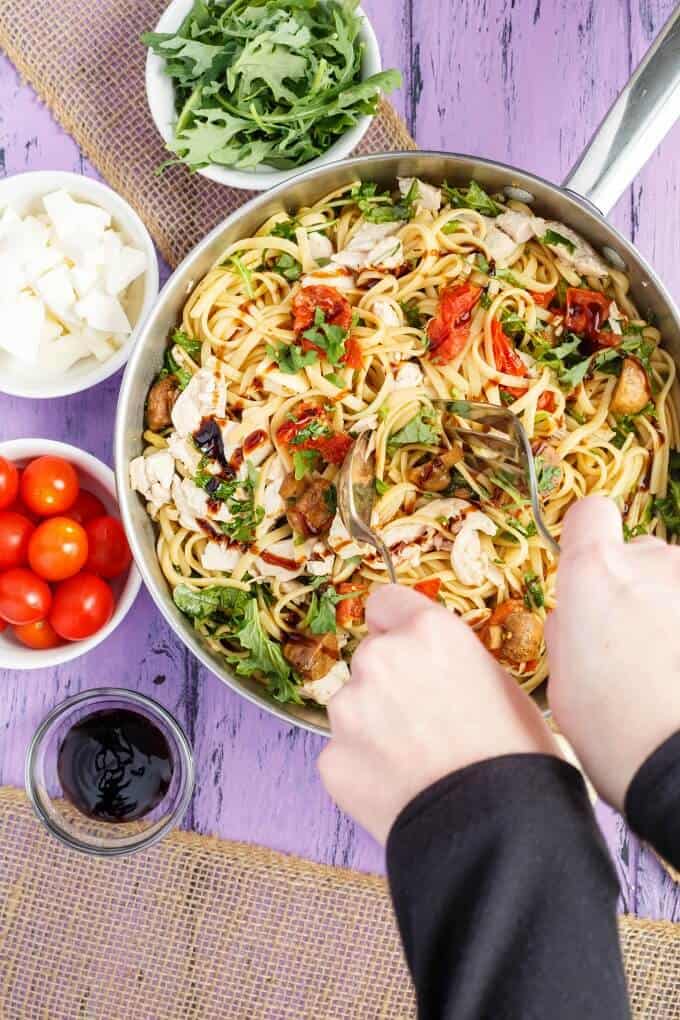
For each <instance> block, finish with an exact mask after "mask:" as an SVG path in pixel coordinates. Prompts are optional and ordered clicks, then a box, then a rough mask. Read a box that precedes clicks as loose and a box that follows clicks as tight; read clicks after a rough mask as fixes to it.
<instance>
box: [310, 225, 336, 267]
mask: <svg viewBox="0 0 680 1020" xmlns="http://www.w3.org/2000/svg"><path fill="white" fill-rule="evenodd" d="M307 239H308V242H309V254H310V255H311V256H312V258H313V259H315V260H316V261H317V262H319V261H320V260H321V259H329V258H330V257H331V255H332V254H333V251H334V249H333V242H332V241H331V239H330V238H329V237H326V235H325V234H321V233H319V231H318V230H314V231H312V232H310V233H309V234H308V235H307Z"/></svg>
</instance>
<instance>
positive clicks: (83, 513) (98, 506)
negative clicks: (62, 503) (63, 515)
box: [68, 489, 106, 527]
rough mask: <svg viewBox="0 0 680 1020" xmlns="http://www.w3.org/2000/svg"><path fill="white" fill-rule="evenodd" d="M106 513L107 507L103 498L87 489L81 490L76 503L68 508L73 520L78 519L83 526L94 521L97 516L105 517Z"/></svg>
mask: <svg viewBox="0 0 680 1020" xmlns="http://www.w3.org/2000/svg"><path fill="white" fill-rule="evenodd" d="M105 514H106V507H105V506H104V504H103V503H102V501H101V499H98V498H97V496H95V495H94V494H93V493H92V492H88V491H87V489H81V490H80V492H79V493H78V496H77V498H76V501H75V503H74V504H73V506H70V507H69V510H68V515H69V517H70V518H71V520H72V521H77V522H78V524H82V526H83V527H85V525H86V524H88V523H89V522H90V521H93V520H94V519H95V517H104V516H105Z"/></svg>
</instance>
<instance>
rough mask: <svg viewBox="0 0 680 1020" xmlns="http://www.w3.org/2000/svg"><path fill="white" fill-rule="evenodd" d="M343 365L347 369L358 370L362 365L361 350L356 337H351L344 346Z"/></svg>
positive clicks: (362, 354)
mask: <svg viewBox="0 0 680 1020" xmlns="http://www.w3.org/2000/svg"><path fill="white" fill-rule="evenodd" d="M342 363H343V365H347V367H348V368H353V369H356V370H358V369H360V368H361V367H362V366H363V364H364V353H363V348H362V346H361V344H360V343H359V341H358V340H357V339H356V337H353V336H351V337H350V338H349V340H348V341H347V343H346V344H345V354H344V357H343V358H342Z"/></svg>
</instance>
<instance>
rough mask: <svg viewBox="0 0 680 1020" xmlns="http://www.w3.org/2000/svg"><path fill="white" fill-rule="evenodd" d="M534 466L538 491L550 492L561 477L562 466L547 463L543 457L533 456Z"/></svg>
mask: <svg viewBox="0 0 680 1020" xmlns="http://www.w3.org/2000/svg"><path fill="white" fill-rule="evenodd" d="M534 466H535V468H536V484H537V487H538V491H539V492H541V493H545V492H552V490H553V489H554V488H555V486H556V485H557V484H558V483H559V481H560V479H561V478H562V468H561V467H559V465H557V464H548V463H547V462H546V461H545V460H544V459H543V457H534Z"/></svg>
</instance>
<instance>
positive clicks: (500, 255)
mask: <svg viewBox="0 0 680 1020" xmlns="http://www.w3.org/2000/svg"><path fill="white" fill-rule="evenodd" d="M482 219H483V220H484V222H485V223H486V224H487V231H486V234H485V235H484V238H483V240H484V244H485V245H486V249H487V251H488V253H489V258H490V259H492V261H494V262H496V263H497V264H499V265H505V264H507V263H508V262H511V261H512V258H513V256H514V255H515V254H516V253H517V245H516V244H515V242H514V241H513V240H512V238H511V237H508V235H507V234H505V233H503V231H502V230H499V229H498V227H497V226H496V225H495V221H494V220H492V219H491V218H490V217H489V216H483V217H482Z"/></svg>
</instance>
